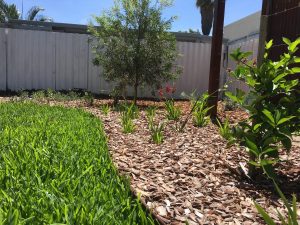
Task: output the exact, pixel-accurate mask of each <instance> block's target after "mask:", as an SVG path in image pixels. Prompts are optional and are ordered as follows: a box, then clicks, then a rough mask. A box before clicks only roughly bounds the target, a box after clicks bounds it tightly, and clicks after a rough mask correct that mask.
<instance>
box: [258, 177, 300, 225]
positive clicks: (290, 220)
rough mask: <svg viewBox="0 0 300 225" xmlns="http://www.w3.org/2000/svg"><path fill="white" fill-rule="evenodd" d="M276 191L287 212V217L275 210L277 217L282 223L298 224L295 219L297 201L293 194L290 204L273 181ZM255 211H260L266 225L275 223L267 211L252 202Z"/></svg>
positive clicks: (285, 224) (274, 224)
mask: <svg viewBox="0 0 300 225" xmlns="http://www.w3.org/2000/svg"><path fill="white" fill-rule="evenodd" d="M274 185H275V188H276V191H277V192H278V194H279V195H280V198H281V200H282V201H283V203H284V205H285V207H286V209H287V213H288V218H287V219H286V218H284V216H283V215H282V214H281V213H280V212H279V211H278V210H277V214H278V217H279V219H280V221H281V224H282V225H298V221H297V217H298V215H297V203H296V201H297V200H296V196H295V195H293V201H292V206H291V205H290V203H289V202H288V200H287V198H286V197H285V196H284V194H283V193H282V191H281V190H280V189H279V187H278V185H277V184H276V183H275V182H274ZM254 204H255V207H256V209H257V211H258V212H259V213H260V215H261V216H262V217H263V219H264V221H265V222H266V224H268V225H276V223H275V221H274V220H273V219H272V218H271V217H270V216H269V215H268V213H267V212H266V211H265V210H264V209H263V208H262V207H261V206H260V205H259V204H257V203H256V202H255V203H254Z"/></svg>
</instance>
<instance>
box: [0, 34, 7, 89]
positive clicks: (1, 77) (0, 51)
mask: <svg viewBox="0 0 300 225" xmlns="http://www.w3.org/2000/svg"><path fill="white" fill-rule="evenodd" d="M6 31H7V29H0V91H6V64H7V61H6V34H5V32H6Z"/></svg>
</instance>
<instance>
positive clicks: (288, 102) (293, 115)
mask: <svg viewBox="0 0 300 225" xmlns="http://www.w3.org/2000/svg"><path fill="white" fill-rule="evenodd" d="M283 41H284V42H285V43H286V44H287V53H285V54H283V55H282V56H281V58H280V60H279V61H277V62H273V61H272V60H270V59H268V51H269V49H270V48H271V47H272V44H273V42H272V41H270V42H268V43H266V53H265V55H264V60H263V62H262V64H261V65H260V66H258V65H257V64H256V61H255V60H253V61H249V60H247V57H248V56H249V55H251V53H249V52H241V51H240V49H237V50H236V51H235V52H233V53H232V54H231V57H232V58H233V59H234V60H235V61H237V63H238V65H237V68H236V69H235V71H232V72H231V73H230V74H231V76H233V77H234V78H236V79H238V80H244V81H245V82H246V84H247V85H248V86H249V87H250V88H251V90H250V93H249V94H245V93H244V92H243V91H241V90H237V92H236V94H233V93H230V92H226V95H227V96H228V97H229V98H230V99H231V100H232V101H234V102H236V103H238V104H239V105H240V106H242V107H243V108H245V109H247V110H248V112H249V114H250V119H249V120H246V121H242V122H241V123H239V126H237V127H236V128H235V132H234V133H235V136H236V138H237V139H238V140H240V142H241V144H242V145H245V146H246V147H247V149H248V150H249V155H250V161H249V163H250V170H249V172H250V175H252V176H253V175H255V174H256V167H262V168H263V170H264V172H265V173H266V174H267V175H268V176H270V177H272V178H274V177H275V174H274V171H273V165H274V164H275V163H276V162H277V161H278V160H279V153H278V149H279V148H280V147H283V148H284V149H285V150H286V151H288V152H289V151H290V149H291V146H292V133H293V132H295V131H296V130H299V127H300V92H299V79H298V78H297V77H295V74H296V73H299V72H300V68H299V67H296V63H300V58H299V57H297V56H295V52H296V51H297V50H298V47H297V46H298V45H299V44H300V38H298V39H297V40H296V41H294V42H291V41H290V40H288V39H286V38H283ZM247 99H250V101H249V100H248V101H246V100H247Z"/></svg>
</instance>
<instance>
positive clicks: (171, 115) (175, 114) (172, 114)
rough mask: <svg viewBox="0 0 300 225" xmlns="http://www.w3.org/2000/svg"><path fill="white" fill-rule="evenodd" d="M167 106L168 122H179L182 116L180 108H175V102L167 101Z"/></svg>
mask: <svg viewBox="0 0 300 225" xmlns="http://www.w3.org/2000/svg"><path fill="white" fill-rule="evenodd" d="M165 106H166V110H167V118H168V120H174V121H178V120H179V118H180V115H181V110H180V108H179V107H176V106H175V103H174V100H173V99H172V100H167V101H166V102H165Z"/></svg>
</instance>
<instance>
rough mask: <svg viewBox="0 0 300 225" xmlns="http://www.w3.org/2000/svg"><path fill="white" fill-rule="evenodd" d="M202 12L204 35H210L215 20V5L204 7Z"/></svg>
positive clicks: (201, 9)
mask: <svg viewBox="0 0 300 225" xmlns="http://www.w3.org/2000/svg"><path fill="white" fill-rule="evenodd" d="M200 12H201V24H202V33H203V34H204V35H209V34H210V31H211V28H212V23H213V18H214V4H210V5H206V6H202V7H201V8H200Z"/></svg>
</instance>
